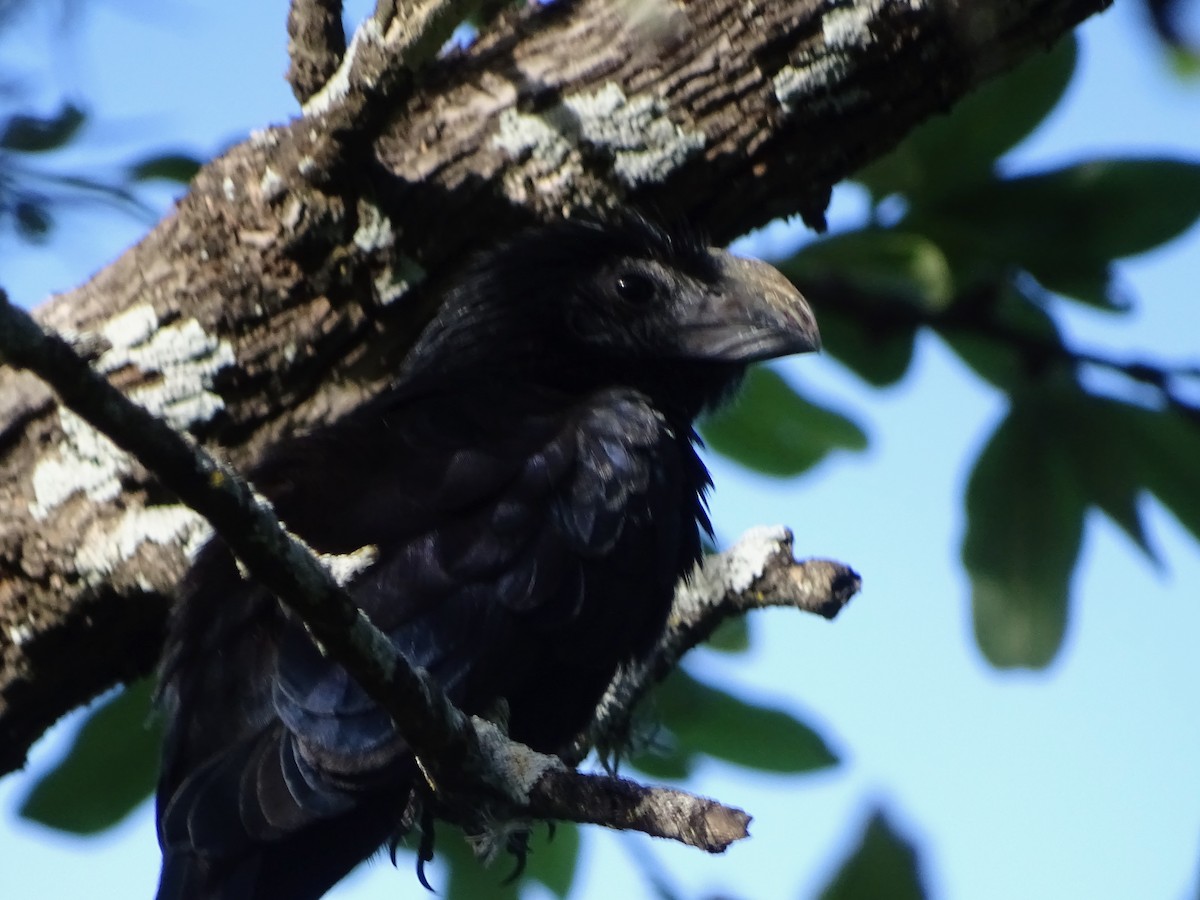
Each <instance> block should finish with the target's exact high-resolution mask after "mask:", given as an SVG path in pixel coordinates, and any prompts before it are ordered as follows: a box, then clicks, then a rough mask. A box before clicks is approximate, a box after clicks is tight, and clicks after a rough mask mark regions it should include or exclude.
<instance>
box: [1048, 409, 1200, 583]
mask: <svg viewBox="0 0 1200 900" xmlns="http://www.w3.org/2000/svg"><path fill="white" fill-rule="evenodd" d="M1163 415H1168V414H1167V413H1156V412H1151V411H1150V410H1145V409H1141V408H1139V407H1133V406H1130V405H1129V404H1127V403H1121V402H1119V401H1117V400H1111V399H1109V398H1107V397H1095V396H1092V395H1088V394H1081V395H1080V399H1079V401H1078V402H1068V403H1063V404H1060V405H1059V407H1058V414H1057V415H1056V427H1057V429H1058V433H1059V434H1060V435H1061V436H1062V439H1063V441H1064V442H1065V444H1066V449H1067V452H1068V453H1069V454H1070V456H1071V458H1072V459H1073V460H1074V468H1075V472H1076V474H1077V476H1078V479H1079V482H1080V485H1081V486H1082V488H1083V492H1084V497H1085V499H1086V500H1087V502H1088V503H1090V504H1093V505H1095V506H1096V507H1097V508H1099V509H1100V510H1101V511H1102V512H1104V514H1105V515H1107V516H1108V517H1109V518H1110V519H1112V520H1113V522H1115V523H1116V524H1117V525H1118V526H1119V527H1120V528H1121V529H1122V530H1123V531H1124V532H1125V533H1126V534H1127V535H1128V536H1129V538H1130V540H1132V541H1133V543H1134V544H1135V545H1136V546H1137V547H1138V548H1139V549H1140V550H1141V551H1142V552H1143V553H1145V554H1146V556H1147V557H1148V558H1149V559H1150V560H1151V561H1152V562H1155V563H1157V562H1159V559H1158V556H1157V554H1156V553H1155V552H1154V548H1153V547H1152V546H1151V545H1150V541H1149V538H1148V537H1147V536H1146V530H1145V526H1144V524H1143V522H1142V514H1141V510H1140V509H1139V508H1138V494H1139V493H1140V492H1141V490H1142V488H1143V483H1144V471H1145V468H1146V467H1145V465H1143V461H1144V457H1145V447H1144V441H1143V439H1142V438H1141V437H1133V438H1132V439H1131V436H1134V435H1142V434H1143V433H1144V431H1145V430H1146V429H1152V425H1151V424H1150V423H1149V422H1146V423H1145V424H1142V420H1143V418H1144V417H1145V416H1149V417H1151V418H1156V417H1159V416H1163ZM1130 426H1134V427H1135V428H1136V430H1133V431H1131V430H1129V429H1130ZM1197 449H1200V445H1198V447H1197ZM1139 458H1141V459H1139ZM1193 458H1194V459H1196V458H1200V457H1193ZM1196 483H1197V486H1200V479H1197V481H1196Z"/></svg>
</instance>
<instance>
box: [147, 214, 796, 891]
mask: <svg viewBox="0 0 1200 900" xmlns="http://www.w3.org/2000/svg"><path fill="white" fill-rule="evenodd" d="M816 345H817V328H816V324H815V322H814V320H813V317H812V313H811V312H810V310H809V308H808V306H807V304H806V303H805V302H804V300H803V298H801V296H800V295H799V294H798V293H797V292H796V290H795V289H794V288H793V287H792V286H791V285H790V284H789V283H788V282H787V281H786V280H785V279H784V278H783V276H781V275H780V274H779V273H778V272H776V271H775V270H774V269H772V268H771V267H769V266H767V265H765V264H763V263H758V262H751V261H747V260H742V259H737V258H735V257H733V256H730V255H729V254H727V253H725V252H723V251H720V250H712V249H707V248H705V247H704V246H703V245H702V244H700V243H698V242H696V241H695V240H693V239H691V238H689V237H686V236H680V235H674V234H669V233H666V232H664V231H662V230H659V229H658V228H657V227H655V226H652V225H650V224H648V223H646V222H643V221H641V220H635V219H624V220H621V221H620V222H618V223H610V224H604V225H600V224H583V223H571V222H568V223H563V224H559V225H556V226H552V227H549V228H546V229H542V230H539V231H534V232H531V233H528V234H525V235H523V236H520V237H518V238H517V239H515V240H514V241H513V242H512V243H511V244H509V245H508V246H507V247H505V248H503V249H501V250H499V251H497V252H495V253H493V254H492V255H490V256H486V257H484V258H482V259H481V260H480V261H479V262H478V263H477V264H476V265H475V266H474V267H473V268H472V270H471V271H470V272H469V274H467V275H466V277H465V278H464V279H463V280H462V281H461V282H460V283H459V285H458V287H456V288H454V289H453V290H452V291H451V292H450V293H449V295H448V297H447V298H446V301H445V303H444V304H443V306H442V308H441V311H440V312H439V313H438V315H437V317H436V318H435V319H434V321H433V322H432V323H431V324H430V326H429V327H428V329H427V330H426V331H425V333H424V334H423V335H422V336H421V338H420V340H419V341H418V343H417V345H416V347H415V348H414V349H413V351H412V353H411V354H410V356H409V359H408V361H407V362H406V366H405V369H404V371H403V373H402V374H401V376H400V378H399V379H398V382H397V383H396V384H395V385H394V386H393V387H392V388H390V389H389V390H388V391H386V392H385V393H384V394H383V395H381V396H380V397H378V398H376V399H375V400H373V401H371V402H370V403H368V404H366V405H365V406H364V407H362V408H361V409H359V410H357V411H356V412H354V413H351V414H350V415H349V416H348V417H346V418H345V419H343V420H341V421H339V422H337V423H335V424H333V425H332V426H329V427H327V428H324V429H322V430H319V431H315V432H313V433H312V434H309V435H307V436H305V437H302V438H299V439H297V440H295V441H292V442H291V443H289V444H287V445H286V446H283V447H282V448H280V449H278V450H277V451H275V452H274V453H273V454H272V455H271V456H270V457H269V458H268V459H267V460H266V461H265V462H264V463H263V464H262V465H260V466H259V467H258V468H257V469H256V470H255V471H254V472H253V473H252V480H253V481H254V483H255V484H256V485H257V487H258V488H259V489H260V490H261V491H262V492H263V493H264V494H266V495H267V496H268V497H269V498H270V499H271V500H272V501H273V502H274V504H275V508H276V510H277V512H278V513H279V515H280V517H281V518H282V520H283V521H284V522H285V523H286V524H287V525H288V526H289V528H291V529H292V530H293V531H294V532H296V533H297V534H299V535H300V536H302V537H303V538H304V539H305V540H307V541H308V543H309V544H310V545H311V546H313V547H314V548H315V549H316V550H318V551H320V552H322V553H330V554H344V553H350V552H352V551H354V550H357V549H359V548H363V547H366V546H374V547H375V548H377V558H376V561H375V562H374V564H373V565H371V566H370V567H369V568H367V569H366V570H365V571H363V572H361V573H360V574H359V575H358V576H357V577H356V578H355V579H354V580H353V582H352V583H351V584H350V586H349V589H350V591H351V593H352V595H353V597H354V599H355V600H356V602H357V603H359V604H360V605H361V606H362V608H363V609H364V610H365V611H366V613H367V614H368V615H369V616H370V618H371V620H372V621H373V622H374V623H375V624H376V625H378V626H379V627H380V628H381V629H382V630H383V631H384V632H386V633H387V634H388V635H389V636H390V637H391V639H392V641H393V642H394V643H395V645H396V647H397V648H398V649H399V650H400V651H401V652H403V653H404V655H405V656H406V657H407V658H408V659H409V661H410V662H411V663H412V664H414V665H418V666H424V667H425V668H426V669H428V670H429V671H430V672H431V673H433V675H434V676H435V677H436V678H437V679H439V680H440V682H441V683H442V685H443V686H444V687H445V689H446V691H447V692H448V693H449V695H450V697H451V698H452V699H453V700H454V701H455V703H457V704H458V705H459V707H460V708H462V709H463V710H464V711H466V712H468V713H485V712H488V711H490V710H492V709H494V708H496V706H497V704H498V703H500V702H501V701H503V702H504V703H506V704H507V708H508V727H509V732H510V734H511V736H512V737H513V739H515V740H519V741H522V742H524V743H526V744H528V745H530V746H531V747H534V748H535V749H538V750H541V751H544V752H553V751H555V750H558V749H560V748H562V747H563V746H564V745H565V744H566V743H567V742H569V741H570V740H571V739H572V738H573V737H574V736H575V735H576V734H577V733H578V732H579V731H581V730H582V729H583V728H584V727H585V726H586V724H587V722H588V720H589V718H590V716H591V715H592V713H593V711H594V708H595V705H596V703H597V701H598V699H599V698H600V695H601V693H602V692H603V690H604V688H605V687H606V685H607V684H608V682H609V680H610V678H611V677H612V676H613V674H614V670H615V668H616V667H617V665H618V664H619V663H620V662H622V661H624V660H629V659H631V658H634V657H637V656H639V655H642V654H645V653H647V652H649V650H650V649H651V648H652V647H653V646H654V644H655V642H656V639H657V638H658V637H659V635H660V634H661V632H662V629H663V626H664V621H665V617H666V614H667V610H668V607H669V605H670V602H671V598H672V594H673V590H674V586H675V583H676V581H677V580H678V579H679V578H681V577H682V576H684V575H685V574H686V573H688V572H689V571H690V570H691V568H692V566H693V564H694V563H695V562H696V561H697V559H698V558H699V556H700V535H701V531H702V530H707V529H708V528H709V524H708V519H707V516H706V515H705V509H704V500H703V494H704V491H705V489H706V487H707V486H708V484H709V479H708V473H707V472H706V471H705V468H704V466H703V464H702V463H701V462H700V460H699V458H698V457H697V455H696V451H695V448H694V445H695V443H696V435H695V433H694V431H693V430H692V420H693V419H694V418H695V417H696V415H697V414H698V413H700V412H701V411H702V410H703V409H705V408H707V407H711V406H712V405H714V404H716V403H718V402H720V401H721V400H722V399H723V398H725V396H726V395H727V394H729V392H730V391H731V390H732V389H733V387H734V386H735V385H736V384H737V382H738V380H739V378H740V376H741V375H742V372H743V370H744V369H745V366H746V365H747V364H748V363H750V362H754V361H756V360H763V359H768V358H771V357H776V356H781V355H784V354H788V353H795V352H800V351H805V350H812V349H813V348H814V347H816ZM162 677H163V682H162V692H163V697H164V700H165V704H166V709H167V714H168V717H169V722H168V729H167V738H166V745H165V748H164V753H163V766H162V774H161V778H160V782H159V788H158V823H159V839H160V842H161V843H162V847H163V871H162V879H161V883H160V887H159V898H160V900H168V898H170V900H182V898H188V900H198V898H238V900H248V898H276V900H296V898H315V897H319V896H321V894H323V893H324V892H325V891H326V890H328V889H329V887H330V886H332V885H333V884H334V883H335V882H336V881H337V880H338V879H340V878H341V877H342V876H343V875H345V874H346V873H347V872H348V871H349V870H350V869H351V868H352V867H353V866H354V865H355V864H356V863H358V862H359V861H360V860H362V859H364V858H365V857H367V856H369V855H370V854H371V853H372V852H373V851H375V850H376V849H377V848H379V847H380V846H381V845H382V844H383V843H384V842H385V841H387V840H388V838H389V837H390V836H391V835H392V834H393V833H394V832H395V831H396V829H397V827H398V826H399V823H400V819H401V815H402V813H403V811H404V810H405V808H406V804H407V801H408V798H409V794H410V791H411V790H412V789H413V788H414V786H416V785H417V784H418V782H417V779H418V777H419V776H418V775H417V771H416V766H415V763H414V760H413V758H412V756H411V754H410V753H409V752H408V750H407V749H406V747H405V743H404V740H403V738H402V737H401V736H400V735H399V734H397V732H396V730H395V728H394V727H393V726H392V723H391V721H390V720H389V718H388V716H387V715H386V714H385V713H384V712H382V711H381V710H380V708H379V707H378V706H376V705H375V703H374V702H373V701H372V700H371V699H370V698H369V697H367V696H366V694H364V693H363V691H362V690H361V689H360V688H359V687H358V686H357V685H356V684H355V683H354V682H353V681H352V680H351V679H350V678H349V677H348V676H347V675H346V673H345V672H344V671H343V669H342V668H341V667H340V666H338V665H337V664H335V663H333V662H331V661H329V660H328V659H326V658H324V657H323V656H322V655H321V653H320V652H319V651H318V650H317V649H316V648H315V647H314V645H313V643H312V641H311V640H310V639H309V637H308V635H307V633H306V632H305V630H304V628H303V626H302V625H300V624H299V623H298V622H296V621H295V620H294V619H293V618H291V617H290V616H289V615H287V614H286V613H284V612H282V611H281V609H280V607H279V606H278V605H277V603H276V602H275V600H274V599H272V598H271V597H270V596H269V595H268V594H267V593H266V592H265V591H264V590H263V589H262V588H260V587H257V586H256V585H255V584H254V583H253V582H250V581H246V580H244V579H243V578H242V577H241V575H240V574H239V572H238V569H237V566H236V564H235V563H234V561H233V559H232V558H231V557H230V555H229V553H228V551H227V550H226V549H225V548H224V546H223V545H222V544H221V543H220V541H213V542H211V543H210V544H209V545H208V546H207V547H206V548H205V549H204V550H203V551H202V552H201V554H200V556H199V558H198V559H197V561H196V564H195V565H194V567H193V568H192V571H191V573H190V574H189V575H188V577H187V579H186V581H185V585H184V588H183V592H182V597H181V600H180V603H179V604H178V606H177V608H176V610H175V613H174V616H173V619H172V624H171V627H170V633H169V636H168V640H167V647H166V655H165V658H164V662H163V670H162Z"/></svg>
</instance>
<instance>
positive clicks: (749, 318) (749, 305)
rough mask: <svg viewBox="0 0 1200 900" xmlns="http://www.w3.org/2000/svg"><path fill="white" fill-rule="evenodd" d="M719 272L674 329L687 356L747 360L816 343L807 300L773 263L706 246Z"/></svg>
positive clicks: (817, 338)
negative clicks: (696, 305) (683, 321)
mask: <svg viewBox="0 0 1200 900" xmlns="http://www.w3.org/2000/svg"><path fill="white" fill-rule="evenodd" d="M710 252H711V253H712V255H713V258H714V259H715V260H716V262H717V266H718V268H719V270H720V277H719V279H718V281H717V282H716V284H714V285H713V286H712V287H711V288H710V290H709V292H707V295H706V296H705V298H704V299H703V301H702V303H701V308H700V309H698V310H696V311H695V313H694V314H693V315H692V316H689V317H688V324H687V325H686V326H685V327H684V328H683V331H682V333H681V334H680V335H679V342H680V349H681V350H682V351H683V352H684V353H685V354H686V355H688V356H692V357H694V358H702V359H713V360H720V361H723V362H740V363H752V362H758V361H760V360H764V359H774V358H775V357H778V356H788V355H790V354H792V353H806V352H808V351H811V350H817V349H819V348H820V346H821V335H820V332H819V331H818V330H817V319H816V317H815V316H814V315H813V312H812V309H811V308H809V305H808V302H807V301H806V300H805V299H804V297H803V296H802V295H801V294H800V292H799V291H798V290H796V288H795V286H794V285H793V284H792V283H791V282H790V281H788V280H787V278H785V277H784V276H783V275H782V274H781V273H780V272H779V270H778V269H776V268H774V267H773V266H769V265H767V264H766V263H765V262H760V261H759V260H756V259H743V258H742V257H740V256H734V255H733V254H731V253H727V252H726V251H724V250H716V249H714V250H711V251H710Z"/></svg>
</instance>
